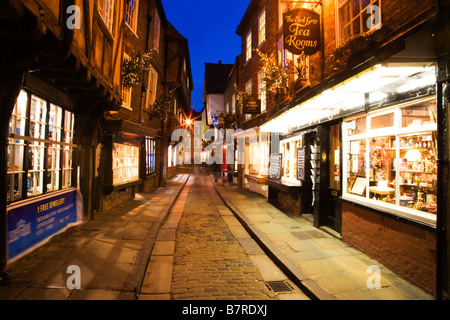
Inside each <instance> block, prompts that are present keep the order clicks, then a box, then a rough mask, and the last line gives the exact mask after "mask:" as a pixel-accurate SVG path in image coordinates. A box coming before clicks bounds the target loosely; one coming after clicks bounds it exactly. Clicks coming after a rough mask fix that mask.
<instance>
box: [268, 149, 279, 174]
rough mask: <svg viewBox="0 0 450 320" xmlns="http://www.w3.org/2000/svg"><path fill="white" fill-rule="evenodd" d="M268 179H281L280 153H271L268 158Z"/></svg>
mask: <svg viewBox="0 0 450 320" xmlns="http://www.w3.org/2000/svg"><path fill="white" fill-rule="evenodd" d="M269 179H273V180H280V179H281V153H277V154H272V155H270V158H269Z"/></svg>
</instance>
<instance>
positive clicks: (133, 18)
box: [125, 0, 139, 36]
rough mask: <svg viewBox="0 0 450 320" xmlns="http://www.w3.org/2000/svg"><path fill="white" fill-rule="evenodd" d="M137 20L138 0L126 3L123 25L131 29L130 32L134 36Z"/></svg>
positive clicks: (130, 0)
mask: <svg viewBox="0 0 450 320" xmlns="http://www.w3.org/2000/svg"><path fill="white" fill-rule="evenodd" d="M133 2H134V6H133ZM128 18H129V19H128ZM138 19H139V0H128V1H126V7H125V24H126V25H127V26H128V27H129V28H130V29H131V31H133V33H134V34H136V29H137V22H138ZM128 20H130V21H128ZM136 36H137V35H136Z"/></svg>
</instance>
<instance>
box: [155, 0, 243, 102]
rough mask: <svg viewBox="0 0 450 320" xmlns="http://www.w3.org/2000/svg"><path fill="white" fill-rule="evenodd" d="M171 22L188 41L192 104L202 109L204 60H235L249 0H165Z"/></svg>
mask: <svg viewBox="0 0 450 320" xmlns="http://www.w3.org/2000/svg"><path fill="white" fill-rule="evenodd" d="M162 4H163V6H164V10H165V12H166V16H167V19H168V20H169V22H170V23H171V24H172V25H173V26H174V27H175V28H176V29H177V30H178V32H180V33H181V34H182V35H183V36H184V37H185V38H187V39H188V41H189V51H190V55H191V65H192V76H193V78H194V91H193V92H192V105H191V107H192V108H193V109H195V110H196V111H200V110H201V109H202V108H203V97H202V95H203V77H204V71H205V62H210V63H217V62H218V60H222V63H230V64H232V63H234V62H235V59H236V56H238V55H239V53H240V48H241V46H240V38H239V36H238V35H237V34H236V28H237V26H238V24H239V22H240V21H241V19H242V17H243V16H244V13H245V10H246V9H247V7H248V5H249V4H250V0H225V1H219V0H190V1H186V0H162Z"/></svg>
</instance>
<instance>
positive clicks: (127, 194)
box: [102, 187, 134, 211]
mask: <svg viewBox="0 0 450 320" xmlns="http://www.w3.org/2000/svg"><path fill="white" fill-rule="evenodd" d="M133 188H134V187H129V188H126V189H124V190H118V191H113V192H111V194H108V195H106V196H104V197H103V202H102V211H105V210H108V209H111V208H113V207H115V206H117V205H119V204H120V203H122V202H124V201H127V200H132V199H134V191H133Z"/></svg>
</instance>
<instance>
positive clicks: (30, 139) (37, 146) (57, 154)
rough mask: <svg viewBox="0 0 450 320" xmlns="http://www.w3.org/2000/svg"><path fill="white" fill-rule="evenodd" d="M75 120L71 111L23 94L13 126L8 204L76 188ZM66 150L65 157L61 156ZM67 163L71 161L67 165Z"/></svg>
mask: <svg viewBox="0 0 450 320" xmlns="http://www.w3.org/2000/svg"><path fill="white" fill-rule="evenodd" d="M63 115H64V117H63ZM63 118H64V119H63ZM74 118H75V116H74V114H73V113H71V112H70V111H67V110H64V108H62V107H60V106H57V105H54V104H52V103H51V102H49V101H47V100H45V99H42V98H40V97H38V96H36V95H33V94H31V93H28V92H26V91H25V90H21V91H20V93H19V96H18V98H17V102H16V104H15V106H14V109H13V112H12V114H11V119H10V123H9V139H8V149H7V153H8V154H7V168H8V169H7V174H8V177H7V188H8V189H7V201H8V202H13V201H17V200H21V199H25V198H27V197H33V196H37V195H41V194H44V193H46V192H51V191H56V190H60V189H62V188H69V187H72V179H71V171H72V166H73V164H72V160H71V159H72V152H73V149H74V148H75V147H76V146H75V145H73V144H72V143H73V137H74ZM63 120H64V121H63ZM65 138H67V139H65ZM63 139H65V140H63ZM63 149H64V150H65V154H64V155H63V156H61V154H62V150H63ZM61 157H63V161H61ZM65 159H70V160H69V161H66V162H65V163H64V160H65ZM62 166H63V167H64V170H65V172H64V173H65V179H63V184H61V168H62ZM68 172H70V178H69V177H68V176H69V174H68Z"/></svg>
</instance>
